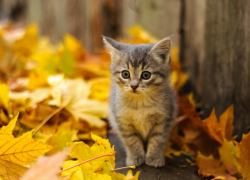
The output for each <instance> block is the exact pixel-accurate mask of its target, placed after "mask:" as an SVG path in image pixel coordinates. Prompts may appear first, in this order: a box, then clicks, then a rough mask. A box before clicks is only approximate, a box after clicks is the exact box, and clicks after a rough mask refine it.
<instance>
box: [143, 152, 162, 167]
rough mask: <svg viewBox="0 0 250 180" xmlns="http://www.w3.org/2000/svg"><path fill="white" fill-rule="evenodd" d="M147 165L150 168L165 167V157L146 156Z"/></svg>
mask: <svg viewBox="0 0 250 180" xmlns="http://www.w3.org/2000/svg"><path fill="white" fill-rule="evenodd" d="M145 163H146V164H147V165H148V166H154V167H162V166H164V165H165V157H164V156H152V155H151V156H150V155H148V156H146V160H145Z"/></svg>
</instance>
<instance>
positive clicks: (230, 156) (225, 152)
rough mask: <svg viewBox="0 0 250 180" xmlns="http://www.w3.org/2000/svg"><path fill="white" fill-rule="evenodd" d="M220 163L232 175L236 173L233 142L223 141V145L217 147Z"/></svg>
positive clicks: (236, 154)
mask: <svg viewBox="0 0 250 180" xmlns="http://www.w3.org/2000/svg"><path fill="white" fill-rule="evenodd" d="M219 154H220V161H221V162H222V163H223V164H224V166H225V167H226V169H227V171H228V172H229V173H230V174H231V175H233V174H236V173H237V172H238V169H237V166H238V165H237V161H236V159H235V157H237V156H238V151H237V148H236V146H235V145H234V143H233V141H228V140H226V139H224V141H223V144H222V146H221V147H219Z"/></svg>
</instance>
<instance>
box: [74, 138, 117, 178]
mask: <svg viewBox="0 0 250 180" xmlns="http://www.w3.org/2000/svg"><path fill="white" fill-rule="evenodd" d="M91 137H92V139H93V140H94V141H95V144H94V145H93V146H91V147H89V146H88V145H87V144H85V143H83V142H76V143H70V145H71V151H70V157H71V158H76V159H78V160H79V162H82V161H86V160H88V159H91V158H94V157H96V156H100V155H103V154H108V153H112V152H114V147H112V148H111V147H110V144H109V141H108V140H107V139H102V138H101V137H98V136H96V135H94V134H91ZM89 164H90V165H91V166H92V168H93V171H95V170H96V169H98V168H100V167H102V168H103V170H102V173H104V172H105V173H108V174H109V173H110V170H112V169H114V168H115V157H114V156H106V157H102V158H99V159H97V160H94V161H90V162H89Z"/></svg>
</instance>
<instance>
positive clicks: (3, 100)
mask: <svg viewBox="0 0 250 180" xmlns="http://www.w3.org/2000/svg"><path fill="white" fill-rule="evenodd" d="M9 91H10V90H9V87H8V86H7V85H5V84H1V83H0V106H1V105H3V107H4V108H6V109H7V110H8V109H9Z"/></svg>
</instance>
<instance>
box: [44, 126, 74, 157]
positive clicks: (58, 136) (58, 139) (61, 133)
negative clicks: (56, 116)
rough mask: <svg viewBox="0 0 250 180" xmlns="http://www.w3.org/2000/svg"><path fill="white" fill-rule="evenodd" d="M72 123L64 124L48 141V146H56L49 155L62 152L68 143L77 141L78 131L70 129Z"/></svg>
mask: <svg viewBox="0 0 250 180" xmlns="http://www.w3.org/2000/svg"><path fill="white" fill-rule="evenodd" d="M71 124H72V122H70V121H69V122H64V123H62V124H61V125H60V126H59V127H58V130H57V132H56V133H55V134H53V135H52V137H51V138H50V139H49V140H48V141H47V143H48V144H50V145H52V146H54V147H55V148H54V149H52V150H51V151H49V152H48V154H55V153H57V152H59V151H62V150H63V149H64V148H65V147H67V143H69V142H71V141H73V140H77V136H76V134H77V132H78V131H77V130H72V129H71V128H70V126H71Z"/></svg>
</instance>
